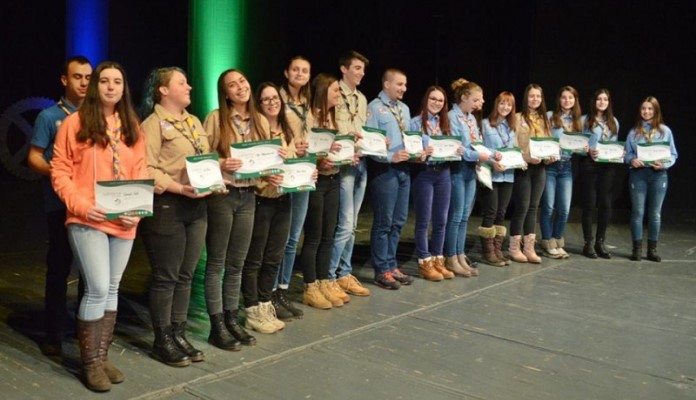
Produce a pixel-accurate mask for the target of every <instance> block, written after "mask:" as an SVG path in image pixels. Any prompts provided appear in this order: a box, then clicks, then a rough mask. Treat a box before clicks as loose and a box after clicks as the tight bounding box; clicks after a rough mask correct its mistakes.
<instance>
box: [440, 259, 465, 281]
mask: <svg viewBox="0 0 696 400" xmlns="http://www.w3.org/2000/svg"><path fill="white" fill-rule="evenodd" d="M445 268H447V269H448V270H450V271H452V272H454V274H455V275H458V276H463V277H465V278H468V277H470V276H471V273H470V272H469V269H468V268H464V267H462V265H461V264H459V258H458V257H457V256H450V257H445Z"/></svg>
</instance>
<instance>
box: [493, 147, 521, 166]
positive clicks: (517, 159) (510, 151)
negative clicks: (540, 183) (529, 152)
mask: <svg viewBox="0 0 696 400" xmlns="http://www.w3.org/2000/svg"><path fill="white" fill-rule="evenodd" d="M498 151H499V152H500V154H501V155H502V156H503V157H502V158H501V159H500V161H498V163H499V164H500V165H501V166H502V167H503V168H505V169H506V170H508V169H516V168H527V163H526V162H524V158H522V150H520V148H519V147H512V148H506V147H504V148H500V149H498Z"/></svg>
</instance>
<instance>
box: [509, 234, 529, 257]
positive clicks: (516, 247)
mask: <svg viewBox="0 0 696 400" xmlns="http://www.w3.org/2000/svg"><path fill="white" fill-rule="evenodd" d="M521 241H522V236H521V235H514V236H510V247H508V254H509V255H510V259H511V260H512V261H514V262H518V263H526V262H527V257H526V256H525V255H524V254H523V253H522V250H521V249H520V242H521Z"/></svg>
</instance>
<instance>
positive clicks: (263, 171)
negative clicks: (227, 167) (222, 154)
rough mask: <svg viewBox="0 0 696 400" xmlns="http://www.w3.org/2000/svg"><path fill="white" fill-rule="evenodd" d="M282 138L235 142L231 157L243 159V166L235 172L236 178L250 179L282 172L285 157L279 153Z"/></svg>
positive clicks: (232, 146)
mask: <svg viewBox="0 0 696 400" xmlns="http://www.w3.org/2000/svg"><path fill="white" fill-rule="evenodd" d="M281 147H282V142H281V140H280V139H273V140H259V141H256V142H244V143H234V144H232V145H231V149H230V157H233V158H238V159H240V160H242V166H241V167H240V168H239V169H238V170H236V171H235V172H234V175H233V176H234V179H250V178H259V177H262V176H269V175H278V174H280V173H282V171H283V170H282V165H283V157H281V156H280V154H278V150H280V148H281Z"/></svg>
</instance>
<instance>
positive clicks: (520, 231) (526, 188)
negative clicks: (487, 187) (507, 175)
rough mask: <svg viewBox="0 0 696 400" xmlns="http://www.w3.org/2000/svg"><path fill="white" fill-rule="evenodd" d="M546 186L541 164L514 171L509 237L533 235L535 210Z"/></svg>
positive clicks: (544, 171)
mask: <svg viewBox="0 0 696 400" xmlns="http://www.w3.org/2000/svg"><path fill="white" fill-rule="evenodd" d="M544 185H546V167H545V166H544V164H543V163H539V164H529V166H528V167H527V170H521V169H516V170H515V183H514V185H513V189H512V198H513V199H512V201H513V203H514V205H515V206H514V207H515V211H514V212H513V214H512V219H511V220H510V235H511V236H517V235H528V234H530V233H534V226H535V224H536V218H537V210H538V209H539V202H540V201H541V195H542V194H544Z"/></svg>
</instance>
